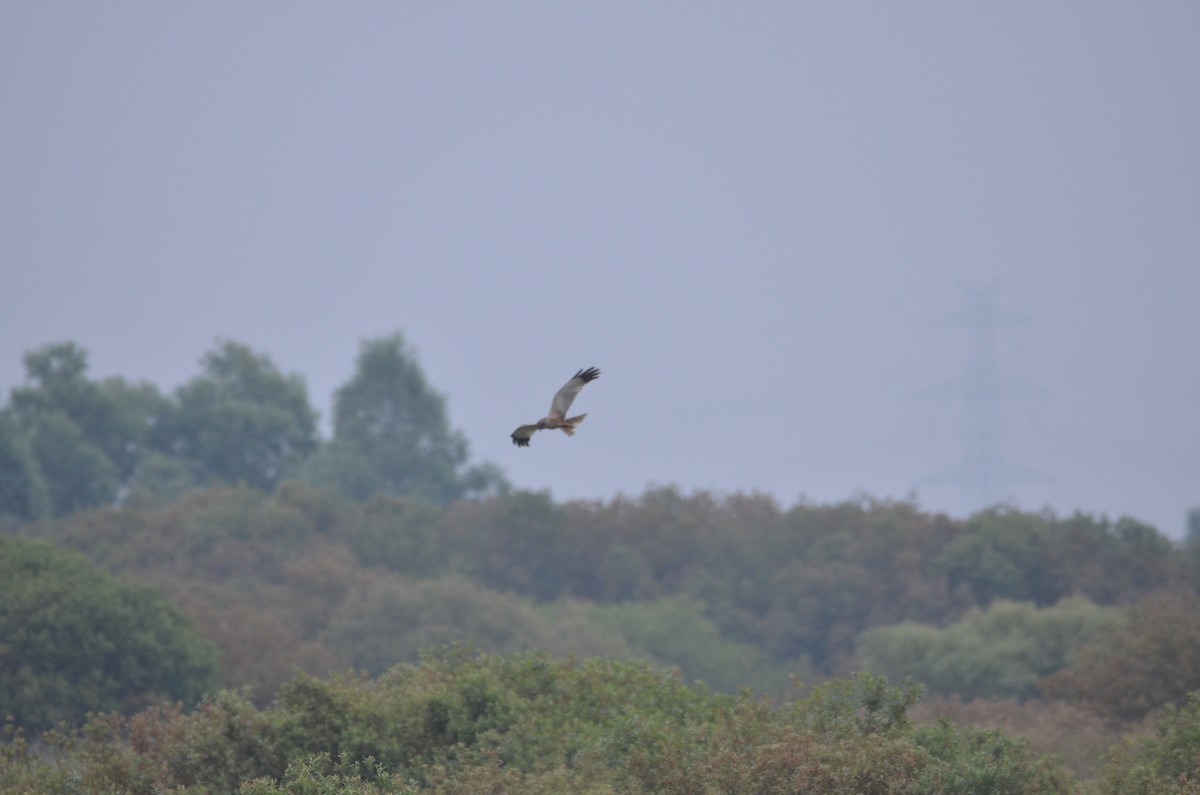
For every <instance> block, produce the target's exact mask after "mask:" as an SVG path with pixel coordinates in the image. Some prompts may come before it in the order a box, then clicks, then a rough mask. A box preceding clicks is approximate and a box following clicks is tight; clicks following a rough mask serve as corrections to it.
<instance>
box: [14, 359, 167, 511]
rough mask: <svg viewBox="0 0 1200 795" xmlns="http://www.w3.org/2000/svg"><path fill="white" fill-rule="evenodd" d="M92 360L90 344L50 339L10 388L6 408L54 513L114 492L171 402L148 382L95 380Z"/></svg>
mask: <svg viewBox="0 0 1200 795" xmlns="http://www.w3.org/2000/svg"><path fill="white" fill-rule="evenodd" d="M87 366H88V362H87V353H86V351H84V349H83V348H81V347H80V346H78V345H76V344H75V343H72V342H66V343H55V344H52V345H47V346H44V347H42V348H40V349H38V350H35V351H31V352H29V353H27V354H26V355H25V371H26V379H27V381H28V383H27V384H26V385H25V386H22V387H18V388H16V389H14V390H13V391H12V398H11V402H10V406H9V412H10V414H11V416H12V419H13V421H14V422H15V423H16V424H17V425H18V427H19V428H20V429H21V432H22V434H23V435H24V437H25V438H26V439H27V440H28V442H29V445H30V447H31V450H32V452H33V455H34V458H35V459H36V460H37V462H38V468H39V469H40V470H41V472H42V475H43V477H44V478H45V482H46V486H47V488H48V490H49V498H50V508H51V510H52V511H53V513H54V514H56V515H62V514H65V513H69V512H71V511H74V510H79V509H81V508H86V507H90V506H92V505H100V504H104V503H111V502H113V501H114V500H115V499H117V497H118V496H119V492H120V489H121V486H122V484H123V483H125V482H126V481H127V480H128V478H129V477H130V476H131V475H132V474H133V472H134V470H135V469H136V468H137V466H138V462H139V460H140V458H141V456H142V455H143V454H144V452H145V446H146V441H147V435H148V433H149V431H150V428H151V427H152V426H153V425H154V423H155V422H157V420H158V419H159V418H160V417H161V415H162V413H163V412H164V411H165V409H166V405H167V402H166V400H165V399H164V398H163V397H162V396H161V395H160V394H159V393H158V391H157V390H156V389H155V388H154V387H153V386H151V385H148V384H140V385H136V386H135V385H131V384H128V383H126V382H125V381H124V380H122V379H120V378H110V379H108V380H105V381H102V382H95V381H91V380H89V379H88V378H87Z"/></svg>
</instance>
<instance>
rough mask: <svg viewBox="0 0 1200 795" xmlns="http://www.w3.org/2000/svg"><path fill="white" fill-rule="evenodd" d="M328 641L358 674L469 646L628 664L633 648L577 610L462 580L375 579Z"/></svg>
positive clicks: (327, 634)
mask: <svg viewBox="0 0 1200 795" xmlns="http://www.w3.org/2000/svg"><path fill="white" fill-rule="evenodd" d="M321 640H322V642H323V643H324V644H325V645H326V646H328V647H329V648H336V649H338V650H339V651H340V652H341V653H342V654H343V655H345V657H346V658H347V659H348V661H349V662H350V664H351V665H353V666H354V668H356V669H358V670H361V671H365V672H367V673H369V674H372V675H378V674H381V673H383V672H384V671H386V670H387V669H389V668H391V667H392V666H393V665H395V664H396V663H398V662H406V661H416V660H417V658H418V657H419V655H420V652H421V651H422V650H423V649H427V648H433V647H437V646H445V645H448V644H452V643H471V644H473V645H475V646H477V647H478V648H480V649H484V650H488V651H498V652H511V651H525V650H529V649H540V650H545V651H548V652H551V653H559V654H578V655H586V656H611V657H619V658H625V659H630V658H632V657H634V656H635V652H634V649H633V648H631V645H632V644H629V643H627V642H626V641H625V640H623V639H622V637H621V635H620V634H619V633H617V632H615V631H611V630H610V631H606V630H605V628H604V627H603V625H602V624H600V623H598V622H595V621H593V620H591V619H590V618H589V617H588V616H587V615H586V614H584V613H581V612H580V611H579V610H572V609H570V607H569V606H564V607H562V608H560V609H559V610H556V611H554V612H544V611H539V610H537V609H536V608H535V607H534V606H533V605H532V604H530V603H529V601H528V600H526V599H522V598H520V597H518V596H513V595H510V594H501V593H496V592H495V591H491V590H488V589H487V588H484V587H483V586H480V585H477V584H475V583H472V582H469V581H467V580H463V579H461V578H458V577H448V578H444V579H439V580H427V581H423V582H413V581H408V580H402V579H398V578H386V579H385V578H377V579H375V580H373V581H371V582H370V583H369V584H368V585H366V586H365V587H362V588H359V589H356V590H355V591H354V592H352V593H350V594H349V595H348V596H347V597H346V598H345V599H344V600H343V601H342V603H341V604H340V605H339V606H338V608H337V610H336V611H335V612H334V613H333V615H332V616H331V617H330V620H329V623H328V625H327V627H326V629H325V630H324V631H323V632H322V634H321Z"/></svg>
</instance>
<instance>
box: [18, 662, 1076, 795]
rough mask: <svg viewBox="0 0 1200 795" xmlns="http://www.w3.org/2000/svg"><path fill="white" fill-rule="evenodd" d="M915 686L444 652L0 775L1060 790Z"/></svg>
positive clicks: (258, 791)
mask: <svg viewBox="0 0 1200 795" xmlns="http://www.w3.org/2000/svg"><path fill="white" fill-rule="evenodd" d="M917 693H918V691H917V690H916V689H914V688H913V687H904V688H893V687H891V686H889V685H888V684H887V682H886V681H885V680H883V679H881V678H879V677H871V676H862V677H858V678H856V679H853V680H837V681H835V682H832V683H830V684H828V685H826V686H823V687H821V688H818V689H816V690H815V691H814V692H813V693H811V694H809V695H808V696H806V697H804V698H802V699H799V700H798V701H796V702H794V703H793V704H790V705H786V706H784V707H774V706H771V705H769V704H767V703H766V702H762V701H758V700H755V699H752V698H749V697H747V696H740V697H731V696H717V695H712V694H710V693H709V692H708V691H707V690H704V689H703V688H693V687H688V686H686V685H684V684H683V683H682V682H681V681H679V680H678V679H675V678H673V677H670V676H667V675H664V674H662V673H659V672H655V671H654V670H652V669H650V668H648V667H646V666H645V665H641V664H632V663H618V662H613V661H608V660H587V661H583V662H578V663H577V662H572V661H567V660H561V659H554V658H551V657H548V656H545V655H518V656H512V657H492V656H486V655H484V656H473V655H470V654H468V653H466V652H463V651H461V650H450V651H446V652H442V653H439V654H437V655H433V656H430V657H427V658H426V659H424V660H423V661H422V662H421V663H420V664H419V665H415V666H410V665H404V666H398V667H397V668H394V669H393V670H391V671H389V672H388V673H387V674H385V675H384V676H382V677H380V678H379V679H376V680H368V679H362V678H357V677H351V676H341V677H335V678H333V679H327V680H319V679H313V678H311V677H301V678H299V679H297V680H295V681H294V682H292V683H291V684H290V685H288V686H287V687H286V688H284V690H283V691H282V692H281V693H280V695H279V698H278V701H277V702H276V703H275V705H274V706H272V707H271V708H269V709H266V710H262V711H258V710H255V709H254V708H253V707H252V706H251V705H250V704H249V703H248V702H246V701H245V700H244V699H241V698H240V697H238V696H234V695H231V694H224V695H222V696H219V697H217V698H215V699H213V700H211V701H209V702H206V704H205V705H204V707H202V708H201V709H200V710H198V711H197V712H196V713H194V714H192V715H185V714H183V713H181V712H180V711H178V710H177V709H158V710H152V711H149V712H146V713H143V714H141V715H138V716H136V717H135V718H133V719H132V720H128V721H120V720H116V719H102V718H94V719H93V720H92V721H91V722H90V723H89V724H88V726H87V727H85V729H84V731H83V732H81V733H79V734H75V735H72V736H61V735H58V736H55V737H52V738H51V741H50V743H49V744H48V745H47V747H46V748H45V749H44V752H43V753H41V754H33V753H31V752H30V751H29V749H28V747H27V746H25V745H24V744H23V743H22V741H20V738H12V739H10V742H9V744H8V746H6V749H5V752H4V753H3V754H2V755H0V764H2V765H3V767H2V768H0V780H3V781H6V782H12V786H13V787H14V788H16V791H37V792H44V793H50V794H51V795H57V793H66V792H69V791H74V790H77V789H79V788H81V787H82V788H83V789H84V790H85V791H89V792H104V791H120V792H125V793H129V794H130V795H141V793H146V795H149V793H152V792H156V791H163V790H168V789H171V790H174V791H182V790H185V789H186V791H188V792H191V793H218V792H232V791H235V790H236V789H237V788H238V787H239V785H240V788H241V789H240V791H241V792H243V793H253V794H254V795H276V793H280V794H281V793H290V794H291V795H295V793H314V794H315V793H329V794H330V795H332V793H400V792H405V793H417V792H420V793H439V794H442V795H452V794H454V795H457V794H459V793H462V794H463V795H465V794H466V793H480V792H506V793H510V794H511V795H549V793H560V792H580V793H595V794H596V795H599V794H600V793H615V792H629V793H650V792H654V793H668V794H670V793H701V792H739V793H740V792H755V793H763V794H764V795H774V794H775V793H778V794H779V795H783V794H784V793H787V794H788V795H795V794H796V793H800V794H801V795H803V793H814V795H815V793H821V795H838V794H839V793H843V794H844V795H850V794H851V793H853V795H861V794H862V793H867V794H870V793H881V794H882V793H889V795H891V794H895V795H906V794H907V793H913V794H914V795H915V794H916V793H938V792H955V793H999V794H1001V795H1003V794H1005V793H1013V794H1014V795H1015V794H1016V793H1031V792H1036V793H1044V794H1045V795H1054V794H1055V793H1066V792H1068V783H1069V782H1068V781H1067V779H1066V777H1065V776H1064V774H1063V773H1062V772H1061V771H1060V770H1058V769H1057V768H1055V767H1054V766H1052V765H1051V764H1049V763H1047V762H1045V761H1044V760H1039V759H1037V758H1036V757H1034V756H1033V755H1032V754H1031V753H1029V751H1028V748H1027V747H1026V745H1025V744H1024V743H1023V742H1022V741H1017V740H1013V739H1010V738H1008V737H1007V736H1005V735H1003V734H1000V733H998V732H978V731H970V730H966V731H964V730H958V729H955V728H954V727H952V726H950V725H949V724H947V723H942V724H939V725H938V726H936V727H928V728H919V727H917V728H915V727H913V726H912V725H911V723H910V722H909V720H908V718H907V710H908V709H909V707H911V706H912V704H913V702H914V700H915V698H916V696H917Z"/></svg>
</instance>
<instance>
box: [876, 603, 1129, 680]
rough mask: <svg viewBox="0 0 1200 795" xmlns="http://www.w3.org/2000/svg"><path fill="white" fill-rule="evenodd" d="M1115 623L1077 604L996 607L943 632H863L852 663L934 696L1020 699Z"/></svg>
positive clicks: (1108, 611) (1103, 612)
mask: <svg viewBox="0 0 1200 795" xmlns="http://www.w3.org/2000/svg"><path fill="white" fill-rule="evenodd" d="M1120 621H1121V619H1120V613H1119V611H1118V610H1117V609H1116V608H1111V607H1097V606H1096V605H1093V604H1092V603H1091V602H1088V601H1087V600H1086V599H1082V598H1074V599H1067V600H1064V601H1062V602H1060V603H1059V604H1057V605H1055V606H1053V607H1047V608H1041V609H1039V608H1037V607H1035V606H1034V605H1032V604H1029V603H1018V602H1008V601H996V602H992V603H991V604H990V605H988V606H987V607H986V608H984V609H980V608H973V609H971V610H970V611H968V612H967V614H966V615H965V616H964V617H963V618H962V620H961V621H958V622H956V623H955V624H952V625H951V626H949V627H946V628H944V629H938V628H936V627H931V626H926V625H922V624H911V623H904V624H895V625H891V626H884V627H875V628H873V629H869V630H867V631H866V632H864V633H863V634H862V635H861V636H860V637H859V640H858V655H859V658H860V659H861V660H862V662H863V665H864V667H865V668H866V669H867V670H870V671H874V672H875V673H879V674H883V675H885V676H887V677H889V678H891V679H900V678H903V677H911V678H913V679H916V680H917V681H919V682H922V683H924V684H925V685H926V687H928V689H929V690H930V692H932V693H937V694H940V695H958V696H961V697H962V698H964V699H968V700H969V699H972V698H1019V699H1025V698H1032V697H1035V696H1037V695H1038V694H1039V692H1040V691H1039V683H1040V681H1041V680H1042V679H1043V678H1044V677H1046V676H1049V675H1050V674H1053V673H1054V672H1056V671H1058V670H1059V669H1061V668H1063V667H1064V666H1065V665H1067V664H1068V663H1070V662H1071V661H1072V660H1073V659H1074V655H1075V654H1076V653H1077V652H1078V651H1079V650H1080V649H1081V648H1082V647H1084V646H1085V644H1087V643H1089V642H1091V641H1092V640H1094V639H1095V638H1097V637H1099V636H1101V635H1102V634H1104V633H1106V632H1107V631H1109V630H1111V629H1112V628H1113V627H1114V626H1116V625H1118V624H1119V623H1120Z"/></svg>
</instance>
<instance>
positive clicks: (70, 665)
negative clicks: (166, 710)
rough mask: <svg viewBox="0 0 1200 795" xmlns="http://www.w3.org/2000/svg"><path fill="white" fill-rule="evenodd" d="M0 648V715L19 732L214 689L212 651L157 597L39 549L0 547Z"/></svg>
mask: <svg viewBox="0 0 1200 795" xmlns="http://www.w3.org/2000/svg"><path fill="white" fill-rule="evenodd" d="M0 639H3V640H2V641H0V715H3V716H5V717H7V718H9V719H11V720H12V721H14V722H15V723H16V724H17V725H19V726H22V727H24V728H26V729H32V730H40V729H45V728H48V727H50V726H53V725H55V724H57V723H58V722H60V721H66V722H69V723H75V722H78V721H81V720H82V719H83V717H84V716H85V714H86V713H87V712H89V711H104V710H115V709H136V708H140V707H143V706H145V705H146V704H148V703H151V702H152V701H153V700H155V699H157V698H164V697H165V698H171V699H182V700H184V701H186V702H189V703H194V702H195V701H196V700H197V699H198V698H199V697H200V696H201V695H202V694H203V693H204V692H205V691H208V690H212V689H214V688H215V687H216V685H217V684H218V677H217V665H216V651H215V650H214V649H213V647H212V646H210V645H209V644H208V643H206V642H204V641H202V640H200V638H198V637H197V636H196V635H195V634H194V633H193V632H192V630H191V629H190V627H189V626H188V625H187V623H186V621H185V620H184V618H183V616H182V614H181V613H180V612H179V611H178V610H177V609H176V608H175V607H174V606H173V605H171V604H170V603H169V602H168V601H167V600H166V599H165V598H164V597H163V596H161V595H160V594H159V593H158V592H156V591H154V590H152V589H150V588H148V587H145V586H138V585H129V584H126V583H124V582H122V581H120V580H117V579H115V578H113V577H111V576H109V575H107V574H104V573H103V572H101V571H99V570H97V569H94V568H93V567H92V566H91V565H90V564H88V563H87V561H85V560H84V559H83V558H82V557H81V556H80V555H78V554H76V553H74V552H69V551H67V550H63V549H59V548H57V547H55V546H54V545H52V544H47V543H44V542H37V541H28V540H24V539H15V538H0Z"/></svg>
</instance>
